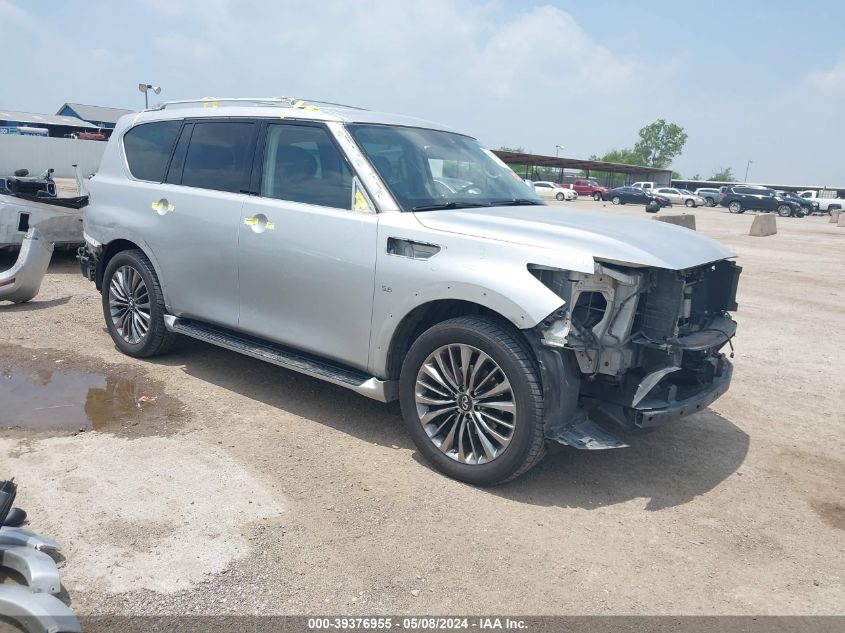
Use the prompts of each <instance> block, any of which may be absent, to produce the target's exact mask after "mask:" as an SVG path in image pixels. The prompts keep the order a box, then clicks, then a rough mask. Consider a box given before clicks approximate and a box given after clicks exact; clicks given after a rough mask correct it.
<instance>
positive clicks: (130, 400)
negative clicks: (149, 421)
mask: <svg viewBox="0 0 845 633" xmlns="http://www.w3.org/2000/svg"><path fill="white" fill-rule="evenodd" d="M154 397H155V396H154V394H151V393H145V392H144V391H143V390H142V389H139V388H138V387H137V385H136V384H135V382H134V381H132V380H130V379H126V378H121V377H117V376H110V375H108V374H96V373H91V372H88V371H80V370H61V369H59V370H50V369H29V370H27V369H26V368H17V367H8V366H7V367H3V369H2V373H0V403H2V405H0V426H2V427H14V428H24V429H67V430H75V431H78V430H81V429H85V430H92V429H94V430H98V429H102V428H104V427H106V426H108V425H109V424H113V423H116V422H124V421H126V420H130V419H132V418H133V417H138V416H139V414H140V413H141V412H142V409H144V408H147V407H149V406H151V405H155V401H154V400H152V398H154Z"/></svg>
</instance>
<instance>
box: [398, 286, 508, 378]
mask: <svg viewBox="0 0 845 633" xmlns="http://www.w3.org/2000/svg"><path fill="white" fill-rule="evenodd" d="M472 315H483V316H489V317H493V318H494V319H496V320H497V321H499V322H500V323H502V324H503V325H506V326H507V327H510V328H512V329H513V331H514V332H518V333H519V336H523V334H522V332H520V331H519V329H517V328H516V327H514V326H513V324H512V323H511V322H510V321H508V320H507V319H506V318H505V317H503V316H502V315H501V314H499V313H498V312H495V311H494V310H491V309H490V308H487V307H485V306H483V305H480V304H478V303H473V302H471V301H460V300H458V299H442V300H439V301H431V302H429V303H425V304H423V305H421V306H417V307H416V308H414V309H413V310H411V312H409V313H408V314H407V315H405V317H404V318H403V319H402V321H401V322H400V323H399V326H398V327H397V328H396V331H395V332H394V333H393V338H392V339H391V341H390V351H389V352H388V355H387V374H388V376H387V377H388V378H389V379H393V380H398V378H399V374H400V372H401V371H402V363H403V362H404V360H405V356H406V355H407V354H408V350H409V349H411V345H413V344H414V341H416V340H417V338H419V336H420V335H421V334H422V333H423V332H425V331H426V330H427V329H429V328H430V327H432V326H434V325H437V324H438V323H441V322H443V321H448V320H449V319H454V318H455V317H460V316H472Z"/></svg>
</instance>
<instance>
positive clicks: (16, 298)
mask: <svg viewBox="0 0 845 633" xmlns="http://www.w3.org/2000/svg"><path fill="white" fill-rule="evenodd" d="M50 171H52V170H50ZM76 185H77V190H78V193H79V194H80V195H78V196H74V197H71V198H59V197H57V196H56V195H55V194H56V190H55V185H54V184H53V183H52V180H51V179H50V178H49V172H48V178H46V179H37V180H28V181H21V179H20V178H18V177H16V178H15V179H8V178H7V179H0V247H2V246H5V247H8V248H14V247H15V246H20V250H19V251H18V257H17V260H16V261H15V263H14V264H13V265H12V267H11V268H9V269H7V270H0V301H11V302H13V303H24V302H26V301H29V300H30V299H33V298H34V297H35V296H36V295H37V294H38V291H39V289H40V288H41V281H42V280H43V279H44V275H45V274H46V272H47V267H48V266H49V265H50V259H51V258H52V257H53V250H54V248H55V246H56V245H59V246H72V245H74V244H75V243H76V242H77V241H78V240H80V239H81V238H82V213H81V211H80V210H81V209H82V208H83V207H84V206H85V205H86V204H88V196H87V195H86V192H85V183H84V182H83V180H82V177H81V175H80V174H79V172H78V171H77V175H76ZM3 240H6V241H3Z"/></svg>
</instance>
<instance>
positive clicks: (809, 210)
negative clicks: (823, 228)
mask: <svg viewBox="0 0 845 633" xmlns="http://www.w3.org/2000/svg"><path fill="white" fill-rule="evenodd" d="M801 212H802V213H803V214H804V217H806V216H808V215H813V207H801Z"/></svg>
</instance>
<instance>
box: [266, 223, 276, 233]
mask: <svg viewBox="0 0 845 633" xmlns="http://www.w3.org/2000/svg"><path fill="white" fill-rule="evenodd" d="M264 228H265V229H267V230H268V231H272V230H273V229H275V228H276V225H275V224H273V223H272V222H267V224H265V225H264Z"/></svg>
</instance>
